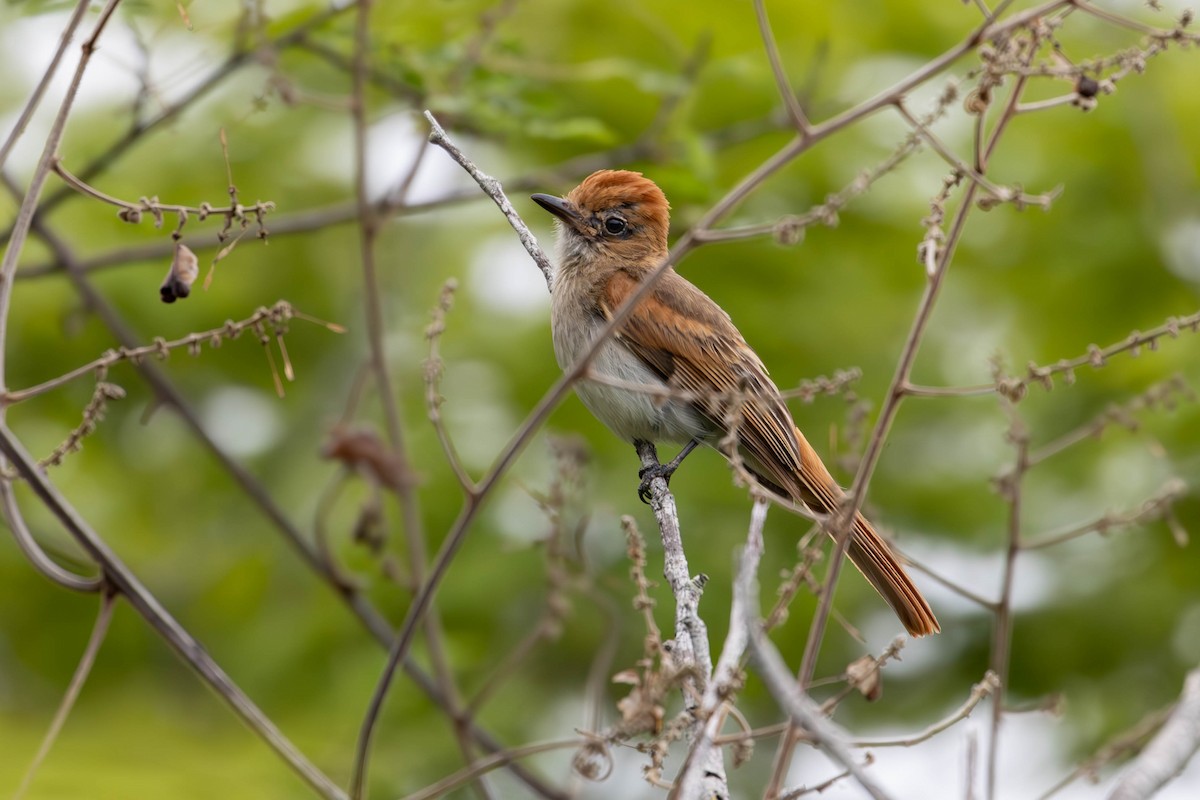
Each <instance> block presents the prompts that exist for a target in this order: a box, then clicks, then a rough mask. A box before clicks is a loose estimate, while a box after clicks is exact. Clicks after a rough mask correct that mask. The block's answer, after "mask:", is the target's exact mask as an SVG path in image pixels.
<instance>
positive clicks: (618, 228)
mask: <svg viewBox="0 0 1200 800" xmlns="http://www.w3.org/2000/svg"><path fill="white" fill-rule="evenodd" d="M604 230H606V231H608V232H609V233H611V234H612V235H613V236H616V235H617V234H619V233H624V232H625V220H623V219H621V218H620V217H609V218H608V219H606V220H604Z"/></svg>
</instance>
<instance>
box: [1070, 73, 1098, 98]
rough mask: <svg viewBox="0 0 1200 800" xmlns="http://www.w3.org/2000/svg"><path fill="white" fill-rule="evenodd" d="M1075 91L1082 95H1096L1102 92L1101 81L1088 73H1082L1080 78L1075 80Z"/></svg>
mask: <svg viewBox="0 0 1200 800" xmlns="http://www.w3.org/2000/svg"><path fill="white" fill-rule="evenodd" d="M1075 92H1076V93H1077V94H1078V95H1079V96H1080V97H1095V96H1096V95H1098V94H1099V93H1100V82H1099V81H1098V80H1096V79H1095V78H1089V77H1088V76H1087V75H1080V76H1079V80H1078V81H1076V82H1075Z"/></svg>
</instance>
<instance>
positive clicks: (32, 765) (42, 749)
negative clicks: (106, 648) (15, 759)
mask: <svg viewBox="0 0 1200 800" xmlns="http://www.w3.org/2000/svg"><path fill="white" fill-rule="evenodd" d="M115 607H116V595H115V594H114V593H113V592H109V591H104V592H101V593H100V611H99V613H98V614H97V616H96V622H95V623H94V624H93V625H92V633H91V636H89V637H88V642H87V645H86V646H85V647H84V648H83V655H82V656H80V657H79V663H78V664H77V665H76V666H75V673H74V674H73V675H72V676H71V682H70V683H69V684H67V691H66V692H65V693H64V694H63V698H62V700H61V701H60V702H59V704H58V710H57V711H55V712H54V719H53V720H52V721H51V722H50V727H49V728H48V729H47V730H46V735H45V736H44V737H42V743H41V744H40V745H39V746H38V751H37V753H35V754H34V756H33V760H31V761H30V762H29V766H28V767H27V768H26V769H25V775H24V776H23V777H22V778H21V783H20V785H19V786H18V787H17V790H16V791H15V792H14V793H13V800H21V798H22V797H24V796H25V792H26V791H27V790H28V789H29V785H30V784H31V783H32V782H33V778H34V776H35V775H37V771H38V768H39V767H40V766H41V765H42V762H43V761H45V760H46V756H48V755H49V754H50V748H51V747H53V746H54V742H55V741H56V740H57V739H58V734H59V733H60V732H61V731H62V728H63V725H65V724H66V722H67V716H68V715H69V714H70V713H71V709H72V708H74V707H75V701H76V700H78V699H79V693H80V692H81V691H82V690H83V684H84V683H85V682H86V681H87V679H88V676H89V675H90V674H91V673H92V665H93V664H95V663H96V655H97V654H98V653H99V652H100V645H101V644H103V643H104V637H105V636H107V635H108V624H109V623H110V622H112V615H113V609H114V608H115Z"/></svg>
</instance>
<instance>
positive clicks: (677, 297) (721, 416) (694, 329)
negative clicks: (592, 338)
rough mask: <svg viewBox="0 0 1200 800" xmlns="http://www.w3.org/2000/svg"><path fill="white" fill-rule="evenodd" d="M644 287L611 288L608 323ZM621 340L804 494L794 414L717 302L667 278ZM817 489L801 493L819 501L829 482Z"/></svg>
mask: <svg viewBox="0 0 1200 800" xmlns="http://www.w3.org/2000/svg"><path fill="white" fill-rule="evenodd" d="M638 283H639V280H638V278H637V277H636V276H635V275H632V274H630V273H628V272H624V271H622V272H619V273H617V274H616V275H614V276H613V278H612V279H611V280H609V281H608V282H607V286H606V291H605V293H604V296H602V297H601V298H600V303H601V310H602V312H603V313H604V315H605V317H611V316H612V314H613V313H615V311H616V310H617V309H618V308H619V307H620V306H621V304H622V303H623V302H624V301H625V299H626V298H628V297H629V296H630V295H631V294H632V293H633V292H634V291H635V290H636V289H637V287H638ZM617 338H618V340H619V341H620V342H621V343H622V344H624V345H625V346H626V347H628V348H629V350H630V351H631V352H633V353H634V354H635V355H636V356H638V357H639V358H640V359H641V360H642V361H643V362H644V363H645V364H646V365H647V366H648V367H650V368H651V369H652V370H654V371H655V372H656V373H658V374H659V375H660V376H661V377H662V378H663V380H664V381H666V382H667V384H668V385H669V386H671V387H672V388H674V389H679V390H682V391H685V392H689V393H691V394H693V395H695V396H696V398H697V399H696V400H695V402H694V403H693V405H694V406H695V407H696V409H697V410H698V411H699V412H700V413H702V414H703V415H704V416H705V417H707V418H708V419H709V420H711V421H712V423H713V425H714V426H715V427H716V428H717V429H718V430H722V431H724V430H728V429H729V428H730V427H731V426H732V425H736V426H737V434H738V441H739V443H740V445H741V448H742V449H743V450H744V451H745V454H746V455H747V456H749V457H750V459H751V460H752V461H753V462H754V463H753V464H752V465H751V466H753V467H757V468H758V469H756V470H755V471H758V470H765V471H766V473H767V474H766V475H765V476H764V477H766V478H768V479H769V480H770V481H771V483H773V484H776V485H778V486H781V487H784V488H785V489H787V490H790V491H789V493H790V492H794V491H796V490H797V489H800V488H801V487H799V486H797V480H796V479H797V475H798V474H800V475H801V476H803V473H804V472H805V471H806V469H810V467H809V466H808V464H807V461H808V460H807V459H804V458H803V457H802V453H801V450H800V447H801V446H800V444H799V442H798V441H797V439H796V434H795V430H796V428H795V424H794V423H793V422H792V418H791V414H789V413H788V410H787V407H786V406H785V405H784V403H783V399H782V398H781V397H780V396H779V390H778V389H777V388H776V387H775V384H774V383H772V382H771V378H770V377H769V376H768V375H767V369H766V367H765V366H763V363H762V361H761V360H759V358H758V356H757V355H756V354H755V353H754V351H753V350H751V349H750V346H749V345H747V344H746V341H745V339H743V338H742V335H741V333H739V332H738V330H737V328H736V327H734V325H733V323H732V322H731V321H730V319H729V315H728V314H726V313H725V312H724V311H723V310H722V309H721V307H720V306H718V305H717V304H716V303H715V302H713V300H712V299H711V298H709V297H708V296H707V295H706V294H704V293H703V292H701V291H700V290H699V289H697V288H696V287H695V286H693V285H692V284H691V283H689V282H688V281H687V280H686V279H684V278H683V277H681V276H680V275H679V274H678V273H676V272H673V271H671V272H667V274H665V275H663V276H662V278H661V279H660V281H659V283H658V284H657V285H656V286H655V288H654V290H653V291H651V293H650V294H649V296H647V297H645V298H643V299H642V300H641V301H640V302H639V303H638V306H637V308H635V309H634V310H633V312H632V313H631V314H630V315H629V316H628V317H627V318H626V320H625V322H624V324H622V326H621V328H620V330H619V331H618V332H617ZM731 412H733V413H732V414H731ZM815 463H816V464H818V465H819V464H820V460H817V461H816V462H815ZM822 471H824V470H823V469H822ZM827 474H828V473H826V475H827ZM812 477H813V478H817V477H818V476H816V475H813V476H812ZM829 480H830V482H832V480H831V479H829ZM806 482H807V481H806ZM811 483H812V484H813V485H812V486H811V487H807V488H808V491H804V492H803V494H804V495H809V494H813V493H816V494H821V493H822V492H821V489H824V488H825V487H824V486H822V483H823V481H820V480H812V481H811ZM827 495H828V496H827V497H824V498H821V499H822V500H825V501H826V502H823V503H820V505H822V506H825V507H827V508H832V507H835V505H836V497H834V496H832V494H828V492H827ZM818 502H819V501H818Z"/></svg>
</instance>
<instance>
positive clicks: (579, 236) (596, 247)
mask: <svg viewBox="0 0 1200 800" xmlns="http://www.w3.org/2000/svg"><path fill="white" fill-rule="evenodd" d="M532 199H533V201H534V202H535V203H537V204H538V205H540V206H541V207H542V208H544V209H546V210H547V211H549V212H550V213H551V214H553V215H554V216H555V217H557V218H558V240H559V254H560V258H561V262H562V263H561V264H560V266H562V267H564V268H570V267H571V266H572V265H573V264H574V263H576V262H577V260H579V259H583V260H586V261H589V262H591V261H594V260H596V259H604V260H606V261H607V260H609V259H614V260H617V261H620V262H622V263H628V264H645V265H646V266H654V264H655V263H657V262H658V261H661V260H662V259H663V258H664V257H665V256H666V254H667V229H668V228H669V227H670V213H669V212H670V208H671V207H670V205H668V203H667V198H666V197H665V196H664V195H663V193H662V189H659V188H658V186H657V185H655V183H654V181H652V180H650V179H649V178H645V177H642V174H641V173H640V172H626V171H624V170H611V169H602V170H600V171H599V172H593V173H592V174H591V175H589V176H588V177H586V178H584V180H583V183H581V184H579V185H578V186H576V187H575V188H574V189H572V190H571V191H570V192H569V193H568V194H567V196H566V197H555V196H554V195H549V194H535V195H533V197H532Z"/></svg>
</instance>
